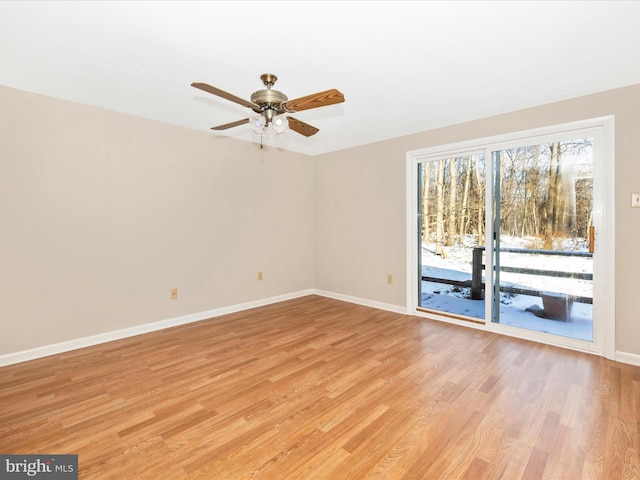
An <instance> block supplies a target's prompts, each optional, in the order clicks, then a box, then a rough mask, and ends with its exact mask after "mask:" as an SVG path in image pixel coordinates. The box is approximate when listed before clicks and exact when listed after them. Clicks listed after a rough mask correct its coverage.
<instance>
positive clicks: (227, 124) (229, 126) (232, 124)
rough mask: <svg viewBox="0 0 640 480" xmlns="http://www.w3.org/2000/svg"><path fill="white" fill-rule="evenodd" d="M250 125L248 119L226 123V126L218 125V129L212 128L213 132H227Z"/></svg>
mask: <svg viewBox="0 0 640 480" xmlns="http://www.w3.org/2000/svg"><path fill="white" fill-rule="evenodd" d="M248 123H249V119H248V118H243V119H242V120H237V121H235V122H230V123H225V124H224V125H218V126H217V127H211V130H226V129H227V128H233V127H239V126H240V125H245V124H248Z"/></svg>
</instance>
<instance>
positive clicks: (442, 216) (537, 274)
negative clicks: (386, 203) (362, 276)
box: [407, 119, 615, 351]
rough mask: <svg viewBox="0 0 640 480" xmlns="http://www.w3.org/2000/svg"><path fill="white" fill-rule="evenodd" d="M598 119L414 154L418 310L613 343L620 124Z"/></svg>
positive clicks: (585, 345) (510, 329)
mask: <svg viewBox="0 0 640 480" xmlns="http://www.w3.org/2000/svg"><path fill="white" fill-rule="evenodd" d="M600 121H601V122H602V123H598V121H594V122H593V124H591V125H589V122H583V124H586V126H578V127H576V128H568V127H567V128H562V127H557V128H556V129H554V128H553V127H550V128H549V129H540V130H536V131H532V132H523V133H520V134H512V135H505V136H503V137H492V138H490V139H482V140H479V141H477V142H465V143H462V144H456V145H450V146H445V147H442V148H440V149H438V148H429V149H424V150H420V151H416V152H409V154H408V156H407V158H408V160H409V162H408V163H407V166H408V170H407V173H408V180H410V181H411V182H413V185H412V186H411V187H410V189H409V191H410V194H409V196H408V200H409V201H410V203H408V211H409V212H412V213H410V217H408V218H410V219H411V220H410V227H411V229H412V230H411V235H410V237H409V238H410V240H409V242H411V245H409V251H410V252H412V253H410V254H409V255H410V258H411V259H413V262H414V263H413V265H412V266H411V265H410V266H409V271H410V272H411V276H410V277H408V280H409V286H410V292H409V297H408V301H409V302H410V304H412V305H414V309H415V312H416V314H419V315H425V316H430V317H434V318H441V319H445V320H447V321H452V322H455V323H460V324H469V322H471V323H473V324H476V325H484V327H479V328H486V329H489V330H498V331H501V332H503V333H507V334H511V335H516V336H523V337H524V338H532V339H540V340H544V339H545V338H548V339H549V340H548V341H549V343H554V344H560V345H567V346H570V347H572V348H582V349H585V350H594V351H603V349H605V347H606V346H605V345H604V344H605V342H606V343H607V345H608V346H609V347H608V348H611V345H612V340H611V339H612V338H613V333H612V332H613V331H614V324H613V320H612V318H613V312H614V310H615V307H614V305H615V304H614V301H613V298H614V297H613V293H612V292H613V290H612V289H613V284H614V282H615V278H614V276H613V275H611V274H610V273H609V272H611V268H612V267H611V265H612V264H613V259H612V257H613V250H612V248H613V246H612V245H613V244H612V243H608V245H609V247H608V248H607V249H604V248H603V245H605V244H607V238H611V235H612V233H607V232H611V231H612V230H613V227H612V220H609V221H607V220H606V215H605V212H608V213H607V215H608V216H609V218H610V219H612V218H613V200H612V199H613V188H612V184H613V180H612V178H613V175H612V173H611V172H608V170H605V168H604V165H605V159H606V158H609V162H613V155H612V148H611V147H610V145H612V144H613V129H612V126H611V124H610V123H607V122H608V120H606V119H603V120H600ZM583 124H580V125H583ZM607 145H609V147H608V148H609V150H607V148H606V146H607ZM605 187H607V188H605ZM605 200H606V201H605ZM413 252H415V253H413ZM604 285H607V287H608V288H607V292H606V295H605V288H604ZM411 296H413V297H412V298H411ZM606 312H609V315H606ZM605 317H609V318H610V320H609V321H608V323H607V324H606V325H605V323H603V322H605ZM517 332H522V333H517ZM526 332H529V333H526ZM605 337H606V338H605ZM563 339H565V340H563Z"/></svg>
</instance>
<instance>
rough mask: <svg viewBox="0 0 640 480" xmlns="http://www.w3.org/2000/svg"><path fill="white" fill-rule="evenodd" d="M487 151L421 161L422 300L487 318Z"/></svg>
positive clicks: (451, 311)
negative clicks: (485, 263) (484, 260)
mask: <svg viewBox="0 0 640 480" xmlns="http://www.w3.org/2000/svg"><path fill="white" fill-rule="evenodd" d="M485 163H486V162H485V156H484V155H483V154H481V155H478V154H468V155H461V156H453V157H450V158H440V159H435V160H429V161H425V162H422V163H419V164H418V176H417V178H418V237H419V238H418V248H419V252H418V263H419V265H418V272H419V276H420V278H419V279H418V285H419V287H418V306H419V307H420V308H422V309H426V310H435V311H438V312H445V313H447V314H451V315H454V316H456V317H461V318H464V317H468V318H470V319H475V320H478V319H480V320H481V321H483V322H484V318H485V303H484V284H483V282H484V278H483V271H482V253H483V251H484V242H485V190H486V188H485V184H486V178H485Z"/></svg>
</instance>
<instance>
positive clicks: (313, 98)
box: [284, 88, 344, 112]
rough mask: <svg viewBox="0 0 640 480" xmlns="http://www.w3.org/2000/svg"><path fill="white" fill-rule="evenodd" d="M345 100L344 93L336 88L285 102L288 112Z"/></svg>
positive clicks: (285, 108)
mask: <svg viewBox="0 0 640 480" xmlns="http://www.w3.org/2000/svg"><path fill="white" fill-rule="evenodd" d="M342 102H344V95H343V94H342V93H340V92H339V91H338V90H336V89H335V88H333V89H331V90H325V91H324V92H318V93H314V94H312V95H307V96H306V97H300V98H295V99H293V100H289V101H288V102H287V103H285V104H284V110H285V111H286V112H300V111H301V110H309V109H310V108H318V107H325V106H327V105H333V104H334V103H342Z"/></svg>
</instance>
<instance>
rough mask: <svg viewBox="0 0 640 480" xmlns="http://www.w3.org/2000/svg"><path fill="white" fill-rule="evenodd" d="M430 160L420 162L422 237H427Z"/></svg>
mask: <svg viewBox="0 0 640 480" xmlns="http://www.w3.org/2000/svg"><path fill="white" fill-rule="evenodd" d="M430 166H431V162H424V163H423V164H422V239H423V241H427V240H428V239H429V187H430V186H431V178H430V171H429V170H430V169H429V167H430Z"/></svg>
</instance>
